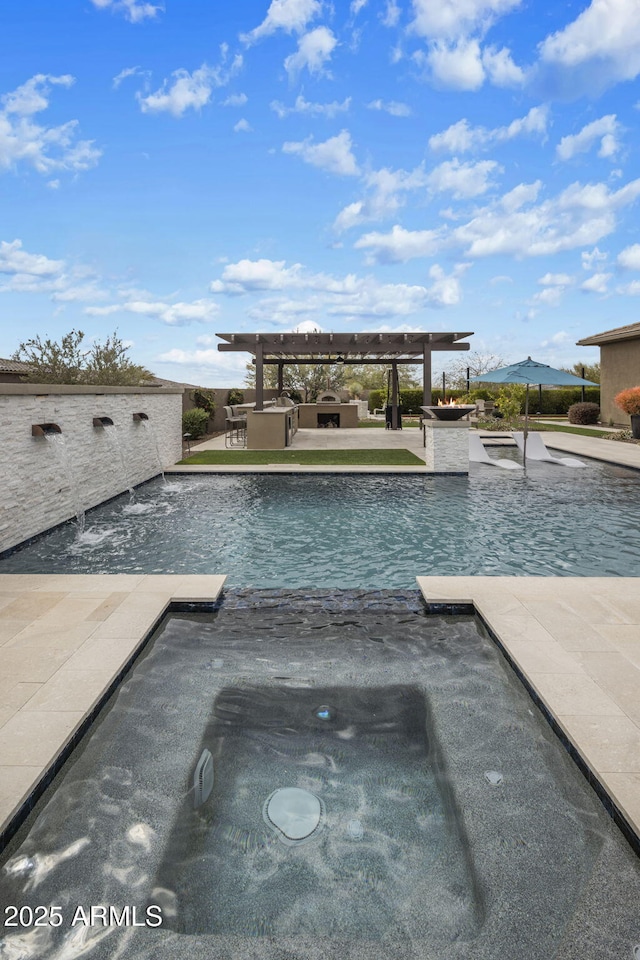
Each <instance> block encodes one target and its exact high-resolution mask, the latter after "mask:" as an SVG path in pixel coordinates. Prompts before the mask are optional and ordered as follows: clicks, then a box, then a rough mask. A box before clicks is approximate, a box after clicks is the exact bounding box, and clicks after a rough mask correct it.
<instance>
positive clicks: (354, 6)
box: [349, 0, 369, 17]
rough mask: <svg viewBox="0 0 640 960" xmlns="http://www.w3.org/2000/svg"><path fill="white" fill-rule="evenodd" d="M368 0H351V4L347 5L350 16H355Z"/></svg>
mask: <svg viewBox="0 0 640 960" xmlns="http://www.w3.org/2000/svg"><path fill="white" fill-rule="evenodd" d="M368 2H369V0H351V6H350V7H349V13H350V14H351V16H352V17H357V15H358V14H359V13H360V11H361V10H362V9H363V8H364V7H366V5H367V4H368Z"/></svg>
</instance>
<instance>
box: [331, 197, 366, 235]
mask: <svg viewBox="0 0 640 960" xmlns="http://www.w3.org/2000/svg"><path fill="white" fill-rule="evenodd" d="M368 219H369V217H368V216H367V215H366V213H365V204H364V200H356V201H354V202H353V203H349V204H347V206H346V207H343V209H342V210H341V211H340V213H339V214H338V216H337V217H336V219H335V220H334V221H333V229H334V230H335V232H336V233H344V231H345V230H351V228H352V227H356V226H358V225H359V224H361V223H364V222H365V220H368Z"/></svg>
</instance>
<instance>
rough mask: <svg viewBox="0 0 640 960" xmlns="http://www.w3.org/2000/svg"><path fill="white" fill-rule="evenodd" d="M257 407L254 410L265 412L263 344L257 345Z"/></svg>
mask: <svg viewBox="0 0 640 960" xmlns="http://www.w3.org/2000/svg"><path fill="white" fill-rule="evenodd" d="M255 351H256V405H255V407H254V410H264V366H263V364H262V353H263V351H262V344H261V343H256V346H255Z"/></svg>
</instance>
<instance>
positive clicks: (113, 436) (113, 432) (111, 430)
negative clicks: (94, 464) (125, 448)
mask: <svg viewBox="0 0 640 960" xmlns="http://www.w3.org/2000/svg"><path fill="white" fill-rule="evenodd" d="M103 429H104V432H105V435H106V437H107V440H108V442H109V445H110V447H111V449H112V450H113V451H114V452H115V453H116V454H117V457H114V459H115V462H116V464H118V463H119V464H120V472H121V478H122V482H123V484H124V486H125V487H126V489H127V490H128V491H129V496H130V497H131V499H132V500H133V498H134V496H135V494H134V491H133V487H132V485H131V483H130V481H129V480H128V479H127V468H126V465H125V462H124V453H123V452H122V444H121V443H120V438H119V437H118V430H117V428H116V427H115V426H114V425H113V424H104V426H103Z"/></svg>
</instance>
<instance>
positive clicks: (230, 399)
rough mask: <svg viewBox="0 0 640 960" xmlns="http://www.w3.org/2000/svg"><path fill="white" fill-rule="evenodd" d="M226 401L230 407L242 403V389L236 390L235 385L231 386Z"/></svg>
mask: <svg viewBox="0 0 640 960" xmlns="http://www.w3.org/2000/svg"><path fill="white" fill-rule="evenodd" d="M227 403H228V405H229V406H230V407H234V406H235V405H236V404H237V403H244V393H243V392H242V390H237V389H236V388H235V387H232V388H231V390H229V393H228V394H227Z"/></svg>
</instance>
